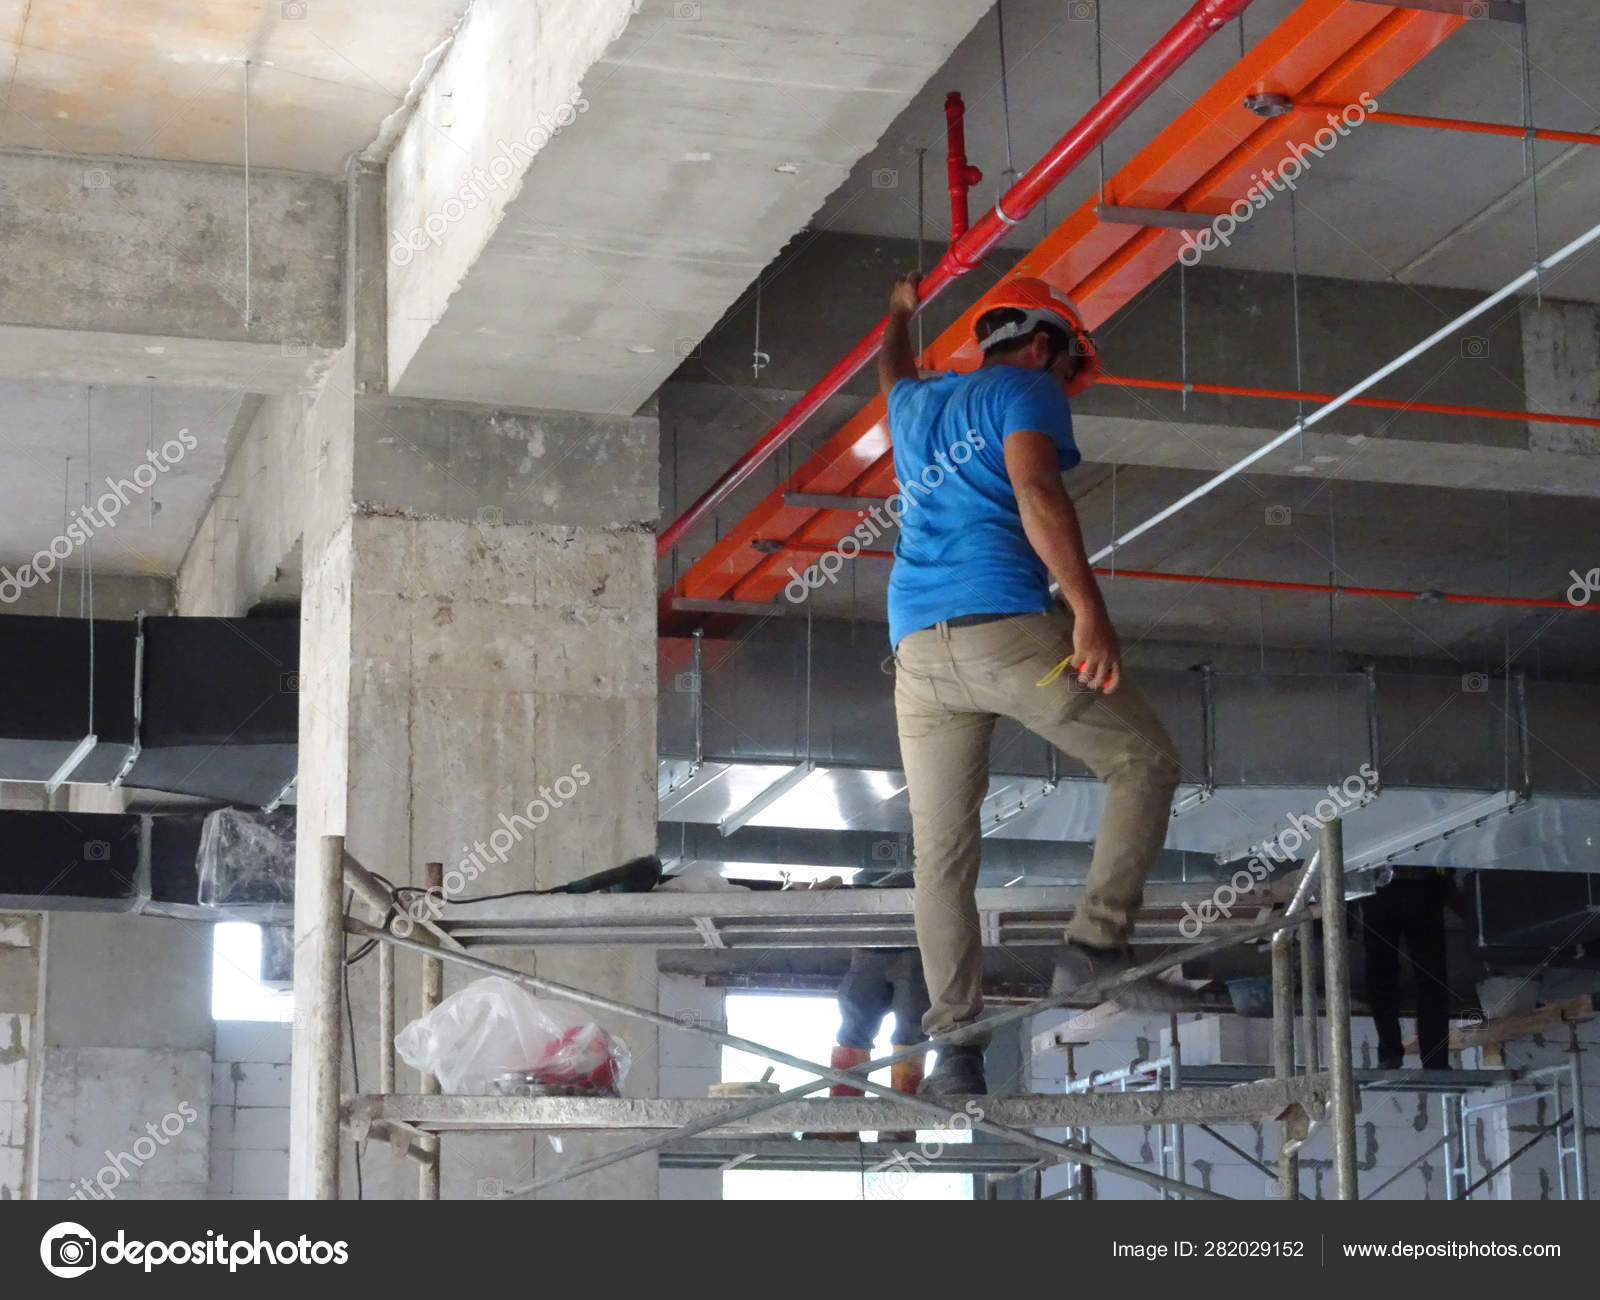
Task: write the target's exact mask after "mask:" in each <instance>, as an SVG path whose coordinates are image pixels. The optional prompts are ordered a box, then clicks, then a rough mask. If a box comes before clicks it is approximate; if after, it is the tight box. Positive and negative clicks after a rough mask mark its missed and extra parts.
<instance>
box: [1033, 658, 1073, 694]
mask: <svg viewBox="0 0 1600 1300" xmlns="http://www.w3.org/2000/svg"><path fill="white" fill-rule="evenodd" d="M1077 657H1078V656H1077V655H1076V654H1070V655H1068V656H1067V657H1066V658H1065V659H1063V660H1062V661H1061V662H1060V663H1058V664H1057V665H1056V666H1055V667H1054V668H1052V669H1051V670H1050V671H1049V672H1047V673H1046V674H1045V675H1044V676H1043V677H1041V678H1040V679H1039V680H1038V681H1036V682H1035V683H1034V685H1035V686H1048V685H1050V683H1051V682H1053V681H1055V680H1056V678H1058V677H1060V676H1061V674H1062V673H1064V672H1066V671H1067V669H1069V668H1071V667H1072V661H1073V660H1074V659H1076V658H1077Z"/></svg>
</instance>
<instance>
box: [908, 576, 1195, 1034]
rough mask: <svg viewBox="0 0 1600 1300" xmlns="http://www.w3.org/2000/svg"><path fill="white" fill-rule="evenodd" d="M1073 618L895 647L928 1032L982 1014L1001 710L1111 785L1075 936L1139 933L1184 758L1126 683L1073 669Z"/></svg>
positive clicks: (1119, 937) (913, 637) (1029, 617)
mask: <svg viewBox="0 0 1600 1300" xmlns="http://www.w3.org/2000/svg"><path fill="white" fill-rule="evenodd" d="M1071 653H1072V616H1071V615H1070V614H1069V613H1068V612H1067V611H1066V610H1065V609H1061V608H1059V607H1058V608H1057V609H1055V610H1052V611H1051V612H1049V613H1045V614H1022V615H1018V616H1016V617H1013V618H1005V619H999V620H996V621H994V622H992V623H981V624H977V625H975V626H967V627H949V626H947V625H946V624H944V623H939V624H936V625H934V626H933V627H930V628H924V629H923V630H921V631H919V632H913V633H911V634H910V635H909V636H906V637H903V638H902V639H901V641H900V645H899V647H898V649H897V650H896V653H895V664H896V672H895V695H894V700H895V714H896V716H897V718H898V720H899V730H900V755H901V762H902V765H903V766H904V768H905V774H906V785H907V787H908V793H909V796H910V801H911V824H912V834H913V838H914V840H915V847H916V890H915V894H914V897H915V899H916V923H917V944H918V946H919V947H920V948H921V950H922V964H923V970H924V972H925V974H926V976H927V981H928V993H929V996H930V997H931V999H932V1006H931V1008H930V1009H929V1011H928V1014H927V1015H926V1016H924V1017H923V1021H922V1023H923V1028H924V1029H926V1030H927V1031H928V1033H929V1034H940V1033H945V1032H947V1031H949V1030H951V1029H954V1028H956V1027H957V1026H959V1025H964V1024H966V1023H968V1022H969V1021H972V1020H975V1019H976V1018H977V1017H978V1016H979V1015H980V1014H981V1012H982V1010H983V988H982V984H983V948H982V943H981V940H980V936H979V931H978V909H977V904H976V901H975V899H974V896H973V890H974V889H975V888H976V886H977V880H978V851H979V845H980V843H981V837H980V827H979V810H980V806H981V805H982V803H983V800H984V797H985V796H986V795H987V794H988V791H989V743H990V738H991V737H992V735H993V733H994V724H995V719H996V718H997V717H999V716H1001V715H1004V716H1005V717H1008V718H1014V719H1016V721H1018V722H1020V723H1022V725H1023V726H1025V727H1027V728H1028V729H1029V730H1030V731H1033V732H1036V733H1037V734H1038V735H1040V736H1042V737H1043V738H1044V739H1045V740H1047V741H1049V742H1050V743H1051V744H1052V745H1055V746H1056V747H1057V748H1058V749H1060V750H1062V751H1063V752H1065V753H1067V754H1070V755H1071V756H1072V757H1073V758H1076V759H1078V760H1079V761H1081V762H1083V763H1084V764H1086V765H1087V766H1088V767H1089V769H1090V770H1091V771H1092V772H1094V774H1095V775H1096V776H1097V777H1099V778H1100V779H1101V780H1102V781H1104V782H1105V783H1106V788H1107V795H1108V798H1107V801H1106V807H1105V813H1104V815H1103V817H1102V818H1101V822H1100V828H1099V834H1098V836H1097V837H1096V840H1095V846H1094V858H1093V861H1092V862H1091V864H1090V868H1089V879H1088V884H1087V888H1086V889H1085V891H1084V897H1083V903H1082V905H1081V906H1080V907H1079V908H1078V911H1077V913H1076V914H1075V915H1074V917H1073V919H1072V923H1071V924H1070V925H1069V926H1068V928H1067V937H1068V938H1071V939H1076V940H1078V941H1079V942H1081V943H1085V944H1089V945H1091V946H1094V947H1101V948H1111V947H1119V946H1121V945H1122V944H1124V943H1126V942H1127V939H1128V935H1129V934H1130V932H1131V931H1132V929H1133V915H1134V913H1135V912H1136V911H1137V910H1138V909H1139V906H1140V903H1141V902H1142V900H1143V896H1144V880H1145V876H1146V875H1148V874H1149V871H1150V867H1151V865H1152V864H1153V863H1154V861H1155V859H1156V856H1157V855H1158V854H1159V853H1160V851H1161V846H1162V844H1163V842H1164V841H1165V840H1166V836H1167V824H1168V822H1169V820H1170V818H1171V811H1172V794H1173V791H1174V790H1175V789H1176V787H1177V784H1178V757H1177V753H1176V750H1175V749H1174V746H1173V744H1172V740H1171V738H1170V737H1169V736H1168V735H1167V732H1166V728H1164V727H1163V726H1162V725H1161V722H1160V721H1159V720H1158V719H1157V718H1156V716H1155V714H1154V713H1153V712H1151V709H1150V706H1149V705H1148V704H1147V703H1145V700H1144V697H1143V696H1141V695H1140V694H1139V692H1138V691H1137V690H1136V689H1135V688H1134V687H1133V686H1131V685H1130V684H1129V682H1128V680H1127V677H1126V674H1124V677H1123V681H1122V684H1121V685H1120V686H1119V687H1118V689H1117V690H1116V691H1115V692H1114V693H1113V694H1111V695H1104V694H1102V693H1101V692H1099V691H1091V690H1089V689H1087V688H1086V687H1083V686H1080V685H1079V684H1078V681H1077V677H1076V674H1075V673H1074V672H1073V670H1071V669H1068V670H1067V671H1066V672H1064V673H1063V674H1062V675H1061V676H1060V677H1058V678H1057V679H1056V680H1055V681H1053V682H1052V683H1050V685H1048V686H1040V685H1038V682H1039V679H1040V678H1042V677H1044V676H1046V675H1047V674H1048V673H1049V672H1050V671H1051V669H1053V668H1054V667H1055V666H1056V665H1057V664H1059V663H1060V662H1061V661H1062V659H1064V658H1066V656H1067V655H1069V654H1071Z"/></svg>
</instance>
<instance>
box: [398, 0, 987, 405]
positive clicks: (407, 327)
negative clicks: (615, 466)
mask: <svg viewBox="0 0 1600 1300" xmlns="http://www.w3.org/2000/svg"><path fill="white" fill-rule="evenodd" d="M988 8H989V4H988V0H925V2H924V3H922V4H920V5H918V6H917V11H916V20H915V21H914V22H907V21H904V18H903V16H902V15H899V14H889V13H886V12H884V11H881V10H879V9H874V8H873V7H871V6H862V5H859V4H857V3H855V2H854V0H820V2H819V3H816V4H812V5H810V6H808V7H807V8H805V9H804V10H799V9H796V8H795V7H794V6H792V5H788V4H781V3H777V2H776V0H744V2H743V3H738V4H732V3H728V2H727V0H694V2H691V3H681V2H678V0H636V2H635V3H633V4H631V5H630V4H629V3H628V0H586V3H584V4H582V5H581V6H580V5H579V4H577V3H574V0H538V2H537V3H523V4H517V5H512V4H509V3H480V4H478V5H476V6H474V8H473V9H472V10H471V11H470V12H469V14H468V16H467V18H466V20H465V22H464V23H463V25H462V28H461V30H460V32H459V33H458V34H457V36H456V39H455V44H454V47H453V48H452V49H451V51H450V52H449V54H448V55H447V56H446V57H445V59H444V60H443V62H442V63H441V65H440V68H439V71H438V73H437V74H436V75H435V77H434V79H433V81H432V83H431V84H430V85H429V87H428V88H427V91H426V92H425V93H424V95H423V98H422V102H421V104H420V105H419V109H418V112H417V116H416V118H415V119H413V121H412V122H411V124H410V126H409V127H408V128H407V130H406V132H405V135H404V137H403V138H402V140H401V143H400V145H399V146H398V147H397V148H396V150H395V151H394V153H393V155H392V156H391V158H390V160H389V178H388V183H389V227H390V291H389V369H390V382H391V387H392V388H393V391H395V392H396V393H400V394H406V395H412V396H428V397H439V398H453V399H460V400H475V401H484V402H495V403H501V404H506V405H513V406H526V407H539V408H545V409H561V410H583V411H598V412H606V413H611V414H620V415H628V414H632V413H633V412H634V411H636V410H637V409H638V408H639V406H640V404H641V403H643V402H644V401H645V399H646V398H647V397H648V396H649V395H650V394H651V393H652V392H653V391H654V390H655V389H656V387H657V386H658V385H659V384H660V383H661V381H662V380H663V379H665V378H666V377H667V375H668V374H669V373H670V372H671V371H672V369H673V367H674V366H675V365H676V364H677V362H678V361H679V359H681V357H682V356H684V355H685V354H686V352H687V351H689V350H691V349H692V348H693V346H694V345H695V343H696V342H697V341H698V340H699V339H700V338H701V337H702V336H703V335H704V334H705V333H706V331H707V330H708V329H710V328H711V327H712V326H713V325H714V324H715V322H716V321H717V319H718V317H719V316H720V315H721V314H722V313H723V312H724V311H725V310H726V308H727V307H728V305H729V304H730V303H732V302H733V301H734V300H735V299H737V298H738V297H739V296H740V295H741V294H742V293H744V292H745V291H746V289H747V288H748V286H749V285H750V283H751V281H752V280H753V279H754V278H755V275H756V273H757V272H758V271H759V270H760V269H761V268H762V267H763V266H766V265H767V264H768V263H769V262H770V261H771V260H772V259H773V258H774V257H775V256H776V255H777V254H778V253H779V251H780V250H781V249H782V248H783V246H784V245H785V243H786V242H787V241H788V240H789V239H790V238H791V237H792V236H793V235H794V234H795V232H796V231H798V230H799V229H801V228H802V227H803V225H804V224H805V222H806V221H807V220H809V219H810V217H811V216H812V214H813V213H814V212H815V211H816V210H817V208H818V207H820V206H821V204H822V203H823V201H824V200H825V199H826V198H827V196H828V195H829V194H830V193H831V192H832V191H833V190H835V189H836V188H837V187H838V186H839V185H840V184H841V183H842V182H843V181H844V180H845V178H846V177H847V176H848V175H849V171H850V168H851V166H852V165H853V164H854V163H855V162H856V161H857V159H858V158H860V157H861V156H862V155H863V154H865V153H866V152H867V151H868V150H869V149H871V148H872V146H873V145H874V144H875V143H876V142H877V140H878V139H879V137H880V136H881V135H882V134H883V132H884V131H885V130H886V129H887V128H888V127H889V125H890V123H891V122H892V121H893V120H894V118H895V117H896V116H897V115H898V114H899V112H900V111H901V110H902V109H903V108H904V107H905V105H906V104H907V103H909V102H910V100H911V99H912V97H913V96H914V95H915V94H916V92H917V91H918V90H920V89H921V87H922V85H923V83H924V82H925V81H926V80H927V78H928V77H929V76H930V75H931V74H932V73H933V72H935V71H936V70H937V69H938V68H939V67H940V66H941V65H942V64H943V63H944V61H945V59H946V57H947V56H948V55H949V53H950V51H951V50H952V49H953V48H954V47H955V46H956V44H957V43H958V42H959V41H960V39H961V38H962V37H963V36H965V35H966V34H967V32H968V31H969V30H971V28H972V26H973V25H974V24H975V23H976V22H977V21H978V19H979V18H981V17H982V16H983V14H984V13H985V12H986V11H987V10H988ZM820 33H827V36H826V37H825V38H824V37H823V36H821V35H820ZM524 52H526V53H524ZM530 68H532V69H534V70H535V71H534V75H532V76H530V75H529V73H528V69H530ZM439 122H448V123H450V124H451V125H450V126H449V127H448V128H444V129H442V128H440V127H438V126H436V125H435V124H436V123H439ZM508 173H509V175H508ZM500 178H504V179H500Z"/></svg>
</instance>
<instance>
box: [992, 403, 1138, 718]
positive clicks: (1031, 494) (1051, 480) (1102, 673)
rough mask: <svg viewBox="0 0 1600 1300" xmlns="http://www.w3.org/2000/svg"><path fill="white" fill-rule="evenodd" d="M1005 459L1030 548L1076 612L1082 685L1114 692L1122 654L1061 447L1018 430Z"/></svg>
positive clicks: (1076, 656) (1076, 654)
mask: <svg viewBox="0 0 1600 1300" xmlns="http://www.w3.org/2000/svg"><path fill="white" fill-rule="evenodd" d="M1005 456H1006V475H1007V476H1008V477H1009V478H1010V480H1011V488H1012V491H1014V492H1015V493H1016V496H1017V507H1018V510H1019V511H1020V513H1021V515H1022V527H1023V531H1024V532H1026V533H1027V535H1028V544H1029V545H1030V546H1032V547H1033V549H1034V551H1035V552H1037V554H1038V556H1039V558H1040V559H1041V560H1043V561H1044V564H1045V567H1046V568H1047V569H1049V570H1050V575H1051V576H1052V577H1053V578H1054V579H1055V580H1056V582H1057V583H1059V584H1060V586H1061V594H1062V596H1063V598H1065V600H1066V602H1067V604H1068V606H1069V607H1070V608H1071V609H1072V616H1073V628H1072V649H1073V656H1074V659H1075V660H1076V664H1075V666H1076V668H1077V672H1078V679H1079V680H1080V681H1081V682H1083V684H1084V685H1086V686H1089V687H1094V688H1099V689H1103V690H1105V691H1107V692H1110V691H1114V690H1116V689H1117V684H1118V682H1120V681H1121V679H1122V648H1121V646H1120V645H1119V644H1118V642H1117V633H1116V629H1115V628H1113V627H1112V626H1111V616H1110V615H1109V614H1107V613H1106V603H1105V598H1104V597H1103V596H1102V595H1101V594H1100V584H1099V583H1098V582H1096V581H1095V576H1094V569H1093V568H1092V567H1091V566H1090V564H1089V556H1088V552H1087V551H1086V550H1085V549H1084V545H1083V530H1082V529H1081V528H1080V527H1079V525H1078V512H1077V510H1076V509H1074V507H1073V504H1072V498H1071V497H1069V496H1068V495H1067V489H1066V488H1065V487H1064V486H1063V485H1062V482H1061V462H1060V459H1059V453H1058V450H1057V447H1056V444H1055V442H1054V441H1053V440H1052V439H1051V438H1050V437H1049V435H1048V434H1044V433H1038V432H1035V431H1033V430H1031V429H1018V430H1016V431H1015V432H1013V433H1012V434H1011V435H1010V436H1009V437H1007V438H1006V445H1005Z"/></svg>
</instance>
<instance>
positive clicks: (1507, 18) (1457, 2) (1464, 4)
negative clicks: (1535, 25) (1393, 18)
mask: <svg viewBox="0 0 1600 1300" xmlns="http://www.w3.org/2000/svg"><path fill="white" fill-rule="evenodd" d="M1366 2H1367V3H1368V4H1375V5H1383V6H1384V7H1385V8H1388V9H1423V10H1426V11H1427V12H1428V13H1430V14H1453V15H1454V16H1455V17H1457V18H1471V19H1479V18H1488V19H1492V20H1493V21H1495V22H1502V23H1522V22H1526V21H1527V20H1528V14H1527V10H1526V8H1525V7H1524V6H1523V5H1522V4H1520V3H1515V4H1514V3H1512V0H1366Z"/></svg>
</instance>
